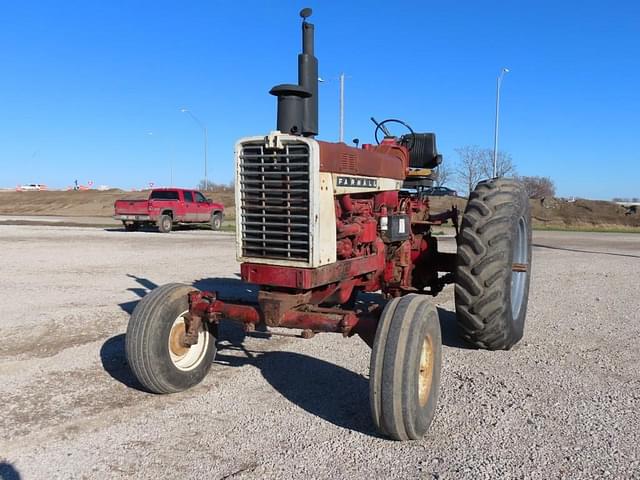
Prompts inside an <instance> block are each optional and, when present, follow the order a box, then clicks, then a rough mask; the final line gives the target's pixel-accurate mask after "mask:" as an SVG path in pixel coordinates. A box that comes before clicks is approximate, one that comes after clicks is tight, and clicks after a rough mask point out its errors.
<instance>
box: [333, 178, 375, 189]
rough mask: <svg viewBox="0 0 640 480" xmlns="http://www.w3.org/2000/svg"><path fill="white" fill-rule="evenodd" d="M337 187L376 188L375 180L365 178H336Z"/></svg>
mask: <svg viewBox="0 0 640 480" xmlns="http://www.w3.org/2000/svg"><path fill="white" fill-rule="evenodd" d="M336 186H337V187H356V188H378V179H377V178H366V177H338V178H337V180H336Z"/></svg>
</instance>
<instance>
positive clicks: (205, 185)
mask: <svg viewBox="0 0 640 480" xmlns="http://www.w3.org/2000/svg"><path fill="white" fill-rule="evenodd" d="M234 188H235V183H234V182H233V180H232V181H230V182H229V183H226V184H225V183H216V182H212V181H211V180H200V182H198V190H200V191H203V192H205V191H214V190H233V189H234Z"/></svg>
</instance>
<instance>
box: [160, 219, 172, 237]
mask: <svg viewBox="0 0 640 480" xmlns="http://www.w3.org/2000/svg"><path fill="white" fill-rule="evenodd" d="M172 229H173V218H172V217H171V215H160V218H158V230H159V231H160V233H169V232H170V231H171V230H172Z"/></svg>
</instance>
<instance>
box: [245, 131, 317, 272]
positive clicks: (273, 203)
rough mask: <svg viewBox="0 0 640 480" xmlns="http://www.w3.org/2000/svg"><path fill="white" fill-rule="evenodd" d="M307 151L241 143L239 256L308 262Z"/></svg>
mask: <svg viewBox="0 0 640 480" xmlns="http://www.w3.org/2000/svg"><path fill="white" fill-rule="evenodd" d="M309 175H310V172H309V147H308V146H307V145H306V144H295V143H293V144H291V143H289V144H285V146H284V148H283V149H279V150H274V149H267V148H265V147H264V145H258V144H246V145H243V147H242V151H241V153H240V202H241V211H240V215H241V229H242V232H241V235H242V256H243V257H259V258H273V259H286V260H296V261H309V259H310V246H309V206H310V205H309V203H310V198H309Z"/></svg>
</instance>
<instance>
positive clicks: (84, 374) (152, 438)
mask: <svg viewBox="0 0 640 480" xmlns="http://www.w3.org/2000/svg"><path fill="white" fill-rule="evenodd" d="M441 242H442V244H444V245H446V246H447V248H449V249H451V248H453V246H454V244H453V241H452V240H451V239H443V240H442V241H441ZM534 243H535V245H536V246H535V247H534V266H533V280H532V285H531V296H530V302H529V315H528V320H527V322H528V324H527V329H526V333H525V338H524V339H523V341H522V342H521V343H520V344H519V345H518V346H517V347H516V348H514V349H513V350H512V351H509V352H485V351H478V350H473V349H470V348H467V347H466V346H465V345H464V344H462V343H461V342H460V341H459V340H458V339H457V337H456V330H455V316H454V314H453V313H452V312H453V310H454V307H453V289H452V287H447V289H445V291H444V292H443V293H442V294H441V295H440V296H439V297H437V298H436V303H437V304H438V306H439V307H440V318H441V323H442V327H443V332H444V333H443V340H444V343H445V347H444V350H443V366H442V368H443V370H442V386H441V396H440V402H439V406H438V411H437V414H436V419H435V421H434V423H433V425H432V427H431V430H430V431H429V433H428V435H427V436H426V437H425V438H424V439H423V440H421V441H418V442H407V443H399V442H393V441H389V440H386V439H384V438H381V437H379V436H378V435H377V434H376V432H375V431H374V430H373V428H372V425H371V419H370V414H369V401H368V371H369V348H368V347H367V346H366V345H365V344H364V343H363V342H362V341H360V340H359V339H357V338H353V339H343V338H342V337H341V336H338V335H329V334H327V335H319V336H317V337H316V338H314V339H312V340H298V339H290V338H278V339H275V340H263V339H256V338H249V337H244V335H243V333H242V331H241V330H240V329H238V328H236V327H234V326H233V325H228V326H225V327H224V328H223V331H222V336H223V339H222V342H221V345H220V352H219V354H218V357H217V359H216V361H215V364H214V365H213V367H212V369H211V372H210V374H209V375H208V377H207V378H206V380H205V381H204V382H203V384H201V385H199V386H198V387H196V388H194V389H192V390H190V391H187V392H184V393H180V394H175V395H170V396H157V395H152V394H148V393H145V392H143V391H140V390H139V387H138V385H137V383H136V381H135V380H134V378H133V377H132V375H131V373H130V371H129V369H128V367H127V364H126V361H125V356H124V335H123V334H124V332H125V330H126V325H127V321H128V318H129V315H130V312H131V311H132V310H133V308H134V306H135V304H136V302H138V301H139V299H140V298H141V297H142V296H144V295H145V294H146V293H148V292H149V291H150V290H151V289H153V288H155V287H156V286H157V285H161V284H164V283H168V282H175V281H179V282H185V283H188V284H194V285H195V286H197V287H200V288H208V289H219V290H220V291H221V293H222V296H224V297H226V298H230V297H240V298H250V297H251V296H254V295H255V293H256V292H255V289H253V288H246V287H243V286H242V285H240V284H239V282H238V280H237V273H238V271H239V268H238V265H237V263H236V262H235V260H234V237H233V235H231V234H225V233H218V232H216V233H214V232H210V231H206V230H202V231H184V232H173V233H171V234H169V235H162V234H158V233H154V232H140V233H138V232H136V233H125V232H124V231H121V230H119V229H106V230H105V229H99V228H63V227H57V226H8V225H2V226H0V268H1V271H2V275H1V276H0V309H1V311H2V315H0V335H1V337H2V339H3V341H2V343H1V344H0V399H1V401H2V404H1V405H2V415H1V417H0V478H2V479H3V480H4V479H7V478H9V479H17V478H22V479H34V478H35V479H53V478H65V479H66V478H99V479H102V478H104V479H114V478H169V477H174V478H207V479H209V478H211V479H231V478H233V479H258V478H304V479H311V478H363V479H365V478H366V479H371V478H385V479H387V478H388V479H391V478H397V479H406V478H469V479H477V478H540V479H548V478H585V479H586V478H599V477H602V478H605V477H606V478H640V446H639V445H640V415H639V413H638V410H639V407H640V353H639V349H638V347H637V343H638V337H639V336H640V314H639V313H638V312H640V295H639V294H638V292H639V286H640V280H639V274H638V272H639V271H640V236H638V235H621V234H591V233H564V232H563V233H560V232H540V233H535V234H534Z"/></svg>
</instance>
